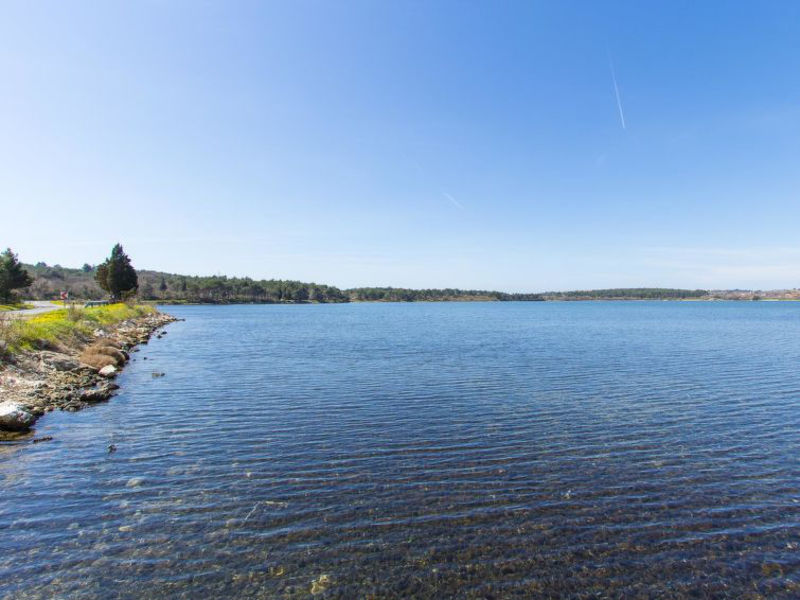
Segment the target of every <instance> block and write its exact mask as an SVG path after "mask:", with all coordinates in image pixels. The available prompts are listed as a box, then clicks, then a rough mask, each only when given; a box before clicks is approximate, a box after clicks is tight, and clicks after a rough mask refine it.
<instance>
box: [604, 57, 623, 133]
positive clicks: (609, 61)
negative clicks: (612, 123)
mask: <svg viewBox="0 0 800 600" xmlns="http://www.w3.org/2000/svg"><path fill="white" fill-rule="evenodd" d="M608 64H609V66H610V67H611V80H612V81H613V82H614V94H616V96H617V108H618V109H619V121H620V123H622V128H623V129H627V127H625V113H623V112H622V100H621V99H620V97H619V86H618V85H617V74H616V73H615V72H614V61H613V60H611V55H610V54H609V56H608Z"/></svg>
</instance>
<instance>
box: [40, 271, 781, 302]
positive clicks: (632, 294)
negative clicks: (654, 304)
mask: <svg viewBox="0 0 800 600" xmlns="http://www.w3.org/2000/svg"><path fill="white" fill-rule="evenodd" d="M25 268H26V269H27V270H28V271H29V272H30V274H31V276H33V278H34V283H33V285H32V286H31V288H30V290H29V294H27V295H29V296H30V297H32V298H33V299H36V300H47V299H52V298H56V297H58V295H59V294H60V292H61V291H62V290H63V291H68V292H69V293H70V297H72V298H76V299H81V300H99V299H102V298H104V297H105V293H104V292H103V291H102V290H101V289H100V287H99V286H98V285H97V283H96V282H95V280H94V275H95V268H94V267H93V266H91V265H84V266H83V268H81V269H70V268H66V267H62V266H60V265H55V266H50V265H47V264H45V263H37V264H36V265H25ZM138 275H139V297H140V298H142V299H143V300H153V301H158V302H163V303H184V302H185V303H210V304H233V303H242V302H244V303H279V302H295V303H296V302H436V301H446V300H449V301H476V300H482V301H500V302H513V301H538V300H661V299H670V300H681V299H692V298H708V297H710V295H709V292H708V291H706V290H680V289H671V288H618V289H605V290H578V291H572V292H545V293H543V294H509V293H505V292H496V291H489V290H461V289H454V288H445V289H426V290H414V289H408V288H392V287H362V288H353V289H349V290H341V289H339V288H337V287H334V286H330V285H323V284H317V283H305V282H302V281H288V280H281V279H268V280H258V281H257V280H254V279H250V278H249V277H225V276H224V275H213V276H208V277H197V276H191V275H177V274H174V273H162V272H160V271H146V270H140V271H138ZM750 296H753V294H752V293H751V294H750ZM713 297H715V298H724V297H726V296H725V292H714V296H713ZM756 297H758V296H756ZM764 297H767V296H766V295H765V296H764ZM730 298H732V299H750V297H747V298H745V297H743V296H742V294H740V293H737V295H735V296H730Z"/></svg>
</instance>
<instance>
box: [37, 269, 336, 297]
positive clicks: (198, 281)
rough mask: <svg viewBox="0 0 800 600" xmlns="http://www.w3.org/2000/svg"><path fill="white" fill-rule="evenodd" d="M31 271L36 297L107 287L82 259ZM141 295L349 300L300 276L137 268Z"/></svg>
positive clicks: (96, 293) (99, 293)
mask: <svg viewBox="0 0 800 600" xmlns="http://www.w3.org/2000/svg"><path fill="white" fill-rule="evenodd" d="M25 268H27V269H28V272H29V273H30V274H31V276H33V277H34V282H33V285H32V286H31V287H30V295H31V296H32V297H33V298H34V299H36V300H39V299H42V300H45V299H51V298H54V297H57V296H58V294H59V293H60V292H61V291H62V290H63V291H68V292H69V293H70V296H71V297H72V298H78V299H87V300H89V299H91V300H96V299H101V298H103V297H105V293H104V292H103V290H101V289H100V286H98V285H97V283H96V282H95V280H94V275H95V268H94V267H92V266H90V265H84V266H83V268H81V269H69V268H66V267H61V266H59V265H55V266H52V267H51V266H48V265H46V264H44V263H37V264H36V265H25ZM137 274H138V276H139V297H140V298H141V299H143V300H157V301H159V302H187V303H189V302H191V303H195V302H199V303H212V304H229V303H237V302H257V303H277V302H308V301H314V302H349V300H350V298H349V296H348V295H347V294H346V293H344V292H342V291H341V290H340V289H339V288H336V287H333V286H329V285H319V284H316V283H304V282H302V281H286V280H280V279H270V280H261V281H256V280H253V279H250V278H249V277H225V276H224V275H214V276H209V277H196V276H191V275H176V274H174V273H162V272H160V271H146V270H137Z"/></svg>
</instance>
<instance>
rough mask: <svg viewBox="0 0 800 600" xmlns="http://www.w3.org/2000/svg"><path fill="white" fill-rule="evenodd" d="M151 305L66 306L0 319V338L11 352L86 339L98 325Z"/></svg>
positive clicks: (133, 314) (145, 311)
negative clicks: (27, 316)
mask: <svg viewBox="0 0 800 600" xmlns="http://www.w3.org/2000/svg"><path fill="white" fill-rule="evenodd" d="M154 312H155V309H154V308H153V307H150V306H141V305H134V306H129V305H127V304H123V303H120V304H109V305H107V306H97V307H92V308H78V307H69V308H64V309H60V310H54V311H50V312H47V313H44V314H41V315H37V316H35V317H31V318H30V319H2V320H0V340H2V341H5V343H6V346H7V350H8V351H9V352H10V353H12V354H14V353H18V352H23V351H26V350H34V349H37V348H45V347H49V346H57V345H59V344H64V345H68V346H69V345H75V344H77V343H81V342H86V341H87V340H88V339H89V338H91V336H92V333H93V332H94V330H95V329H97V328H98V327H104V326H106V325H113V324H114V323H119V322H120V321H125V320H126V319H133V318H136V317H141V316H144V315H147V314H152V313H154Z"/></svg>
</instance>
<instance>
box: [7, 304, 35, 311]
mask: <svg viewBox="0 0 800 600" xmlns="http://www.w3.org/2000/svg"><path fill="white" fill-rule="evenodd" d="M25 308H34V306H33V304H25V303H24V302H20V303H17V304H0V312H8V311H10V310H23V309H25Z"/></svg>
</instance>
